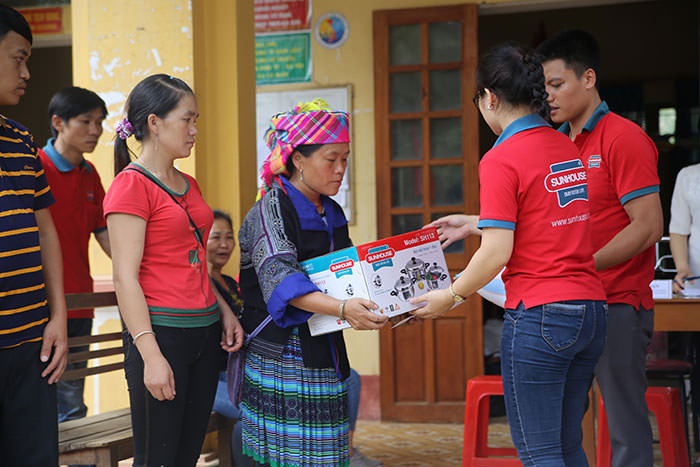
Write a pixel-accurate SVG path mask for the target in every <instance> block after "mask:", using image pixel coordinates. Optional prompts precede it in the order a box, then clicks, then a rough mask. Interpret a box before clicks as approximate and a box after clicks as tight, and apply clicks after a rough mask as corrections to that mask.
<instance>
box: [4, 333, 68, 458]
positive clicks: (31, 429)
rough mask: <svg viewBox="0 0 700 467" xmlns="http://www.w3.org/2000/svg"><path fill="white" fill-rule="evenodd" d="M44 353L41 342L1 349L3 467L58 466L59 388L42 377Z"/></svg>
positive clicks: (44, 365)
mask: <svg viewBox="0 0 700 467" xmlns="http://www.w3.org/2000/svg"><path fill="white" fill-rule="evenodd" d="M40 350H41V342H30V343H27V344H22V345H20V346H18V347H13V348H10V349H0V467H22V466H55V465H57V464H58V421H57V418H56V385H55V384H52V385H49V384H48V379H47V378H42V377H41V372H42V371H44V369H45V368H46V365H47V364H48V363H42V362H41V360H39V354H40ZM49 361H50V360H49Z"/></svg>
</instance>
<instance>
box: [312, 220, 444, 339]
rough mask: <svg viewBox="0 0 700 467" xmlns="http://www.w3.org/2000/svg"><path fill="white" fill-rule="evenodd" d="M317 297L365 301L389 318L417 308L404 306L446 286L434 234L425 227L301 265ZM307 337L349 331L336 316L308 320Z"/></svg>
mask: <svg viewBox="0 0 700 467" xmlns="http://www.w3.org/2000/svg"><path fill="white" fill-rule="evenodd" d="M301 265H302V267H303V268H304V271H306V273H307V274H308V275H309V278H310V279H311V281H312V282H313V283H314V284H316V286H317V287H318V288H319V289H321V291H322V292H323V293H326V294H328V295H330V296H331V297H333V298H337V299H339V300H345V299H349V298H354V297H360V298H366V299H369V300H372V301H373V302H375V303H376V304H377V305H378V306H379V308H378V309H377V310H374V311H375V312H376V313H380V314H384V315H387V316H389V317H392V316H396V315H400V314H403V313H406V312H408V311H411V310H414V309H416V308H417V306H416V305H412V304H411V303H410V302H409V300H410V299H411V298H413V297H418V296H420V295H423V294H424V293H426V292H428V291H430V290H435V289H446V288H447V287H449V286H450V284H451V283H452V282H451V280H450V276H449V274H448V271H447V263H446V262H445V255H444V254H443V252H442V248H441V247H440V241H439V240H438V234H437V230H436V229H435V228H434V227H430V228H427V229H423V230H417V231H414V232H408V233H405V234H401V235H396V236H394V237H389V238H385V239H383V240H377V241H376V242H371V243H365V244H363V245H359V246H356V247H351V248H346V249H344V250H338V251H334V252H332V253H329V254H327V255H323V256H319V257H317V258H312V259H309V260H306V261H302V263H301ZM308 324H309V330H310V331H311V335H312V336H317V335H320V334H327V333H329V332H334V331H338V330H341V329H345V328H349V327H350V325H349V324H348V323H347V322H346V321H344V320H341V319H340V318H338V317H336V316H330V315H322V314H314V315H313V316H312V317H311V318H310V319H309V321H308Z"/></svg>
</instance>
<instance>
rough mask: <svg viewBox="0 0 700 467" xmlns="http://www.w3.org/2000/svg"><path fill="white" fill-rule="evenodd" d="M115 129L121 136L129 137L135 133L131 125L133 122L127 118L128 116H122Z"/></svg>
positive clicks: (123, 137) (122, 137)
mask: <svg viewBox="0 0 700 467" xmlns="http://www.w3.org/2000/svg"><path fill="white" fill-rule="evenodd" d="M114 131H116V132H117V135H118V136H119V138H121V139H127V138H128V137H129V136H131V135H133V134H134V127H133V126H132V125H131V122H130V121H129V120H127V119H126V118H122V119H121V120H119V122H118V123H117V126H116V127H115V128H114Z"/></svg>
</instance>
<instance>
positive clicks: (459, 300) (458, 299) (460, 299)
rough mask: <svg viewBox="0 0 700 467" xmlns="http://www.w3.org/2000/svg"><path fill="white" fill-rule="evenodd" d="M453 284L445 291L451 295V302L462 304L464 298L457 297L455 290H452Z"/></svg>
mask: <svg viewBox="0 0 700 467" xmlns="http://www.w3.org/2000/svg"><path fill="white" fill-rule="evenodd" d="M452 285H453V284H450V287H449V288H448V289H447V290H449V292H450V295H452V301H453V302H454V303H455V305H456V304H458V303H462V302H463V301H464V297H462V296H461V295H459V294H458V293H457V292H455V289H453V288H452Z"/></svg>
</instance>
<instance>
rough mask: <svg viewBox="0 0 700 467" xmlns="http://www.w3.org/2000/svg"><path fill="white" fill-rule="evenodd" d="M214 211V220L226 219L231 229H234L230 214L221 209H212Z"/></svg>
mask: <svg viewBox="0 0 700 467" xmlns="http://www.w3.org/2000/svg"><path fill="white" fill-rule="evenodd" d="M212 212H213V213H214V220H217V219H223V220H225V221H226V222H227V223H228V226H229V227H231V230H233V221H232V220H231V216H229V215H228V214H227V213H225V212H224V211H220V210H219V209H212Z"/></svg>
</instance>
